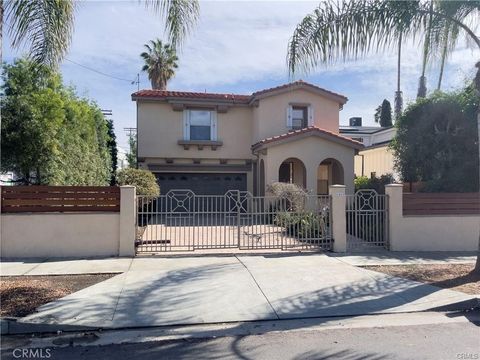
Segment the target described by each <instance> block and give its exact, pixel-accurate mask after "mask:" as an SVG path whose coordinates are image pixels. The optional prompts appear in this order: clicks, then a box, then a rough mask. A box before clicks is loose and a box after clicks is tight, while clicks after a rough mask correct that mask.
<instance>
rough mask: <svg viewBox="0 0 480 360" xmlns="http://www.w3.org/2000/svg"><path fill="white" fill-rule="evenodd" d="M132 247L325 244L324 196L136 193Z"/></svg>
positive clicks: (327, 215) (328, 242)
mask: <svg viewBox="0 0 480 360" xmlns="http://www.w3.org/2000/svg"><path fill="white" fill-rule="evenodd" d="M137 205H138V208H137V209H138V215H137V240H136V246H137V252H164V251H191V250H195V249H228V248H237V249H284V250H285V249H295V248H300V249H304V248H312V247H319V248H323V249H330V248H331V246H332V241H333V240H332V235H331V226H330V197H329V196H323V195H322V196H317V195H305V196H304V197H303V199H301V201H300V202H299V201H296V203H295V204H292V201H290V200H289V199H288V198H279V197H274V196H261V197H260V196H252V195H251V194H250V193H249V192H243V191H236V190H232V191H228V192H227V193H226V194H225V195H196V194H194V193H193V192H192V191H190V190H172V191H169V192H168V193H167V194H165V195H162V196H159V197H155V198H152V197H145V196H139V197H137Z"/></svg>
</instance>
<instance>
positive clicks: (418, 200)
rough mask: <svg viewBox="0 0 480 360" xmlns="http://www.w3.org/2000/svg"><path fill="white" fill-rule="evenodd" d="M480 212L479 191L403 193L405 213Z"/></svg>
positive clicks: (444, 213)
mask: <svg viewBox="0 0 480 360" xmlns="http://www.w3.org/2000/svg"><path fill="white" fill-rule="evenodd" d="M462 214H480V194H479V193H407V194H403V215H462Z"/></svg>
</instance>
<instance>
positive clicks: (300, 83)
mask: <svg viewBox="0 0 480 360" xmlns="http://www.w3.org/2000/svg"><path fill="white" fill-rule="evenodd" d="M296 86H306V87H310V88H312V89H315V90H318V91H322V92H325V93H327V94H330V95H333V96H337V97H340V98H343V100H344V102H347V100H348V98H347V97H346V96H343V95H341V94H337V93H335V92H333V91H330V90H326V89H324V88H321V87H319V86H316V85H313V84H310V83H308V82H306V81H303V80H297V81H294V82H291V83H288V84H284V85H280V86H275V87H272V88H269V89H265V90H260V91H257V92H254V93H253V94H252V96H258V95H264V94H267V93H269V92H273V91H278V90H283V89H288V88H290V87H296Z"/></svg>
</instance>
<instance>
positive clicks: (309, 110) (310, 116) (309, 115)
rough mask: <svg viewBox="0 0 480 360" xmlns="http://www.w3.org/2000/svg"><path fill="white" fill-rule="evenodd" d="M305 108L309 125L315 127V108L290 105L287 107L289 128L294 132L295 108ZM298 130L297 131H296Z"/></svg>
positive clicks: (306, 105) (307, 105)
mask: <svg viewBox="0 0 480 360" xmlns="http://www.w3.org/2000/svg"><path fill="white" fill-rule="evenodd" d="M296 106H305V107H306V108H307V124H308V126H313V125H314V115H313V106H312V105H311V104H289V105H288V107H287V116H286V117H287V128H288V129H289V130H293V107H296ZM295 130H297V129H295Z"/></svg>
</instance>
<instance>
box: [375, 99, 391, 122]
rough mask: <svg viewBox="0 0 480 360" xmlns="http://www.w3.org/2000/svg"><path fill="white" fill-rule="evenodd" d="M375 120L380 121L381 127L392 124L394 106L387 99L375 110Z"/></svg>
mask: <svg viewBox="0 0 480 360" xmlns="http://www.w3.org/2000/svg"><path fill="white" fill-rule="evenodd" d="M375 122H376V123H380V126H381V127H388V126H392V125H393V124H392V106H391V105H390V101H388V100H387V99H385V100H383V102H382V104H381V105H379V106H378V107H377V109H376V110H375Z"/></svg>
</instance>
